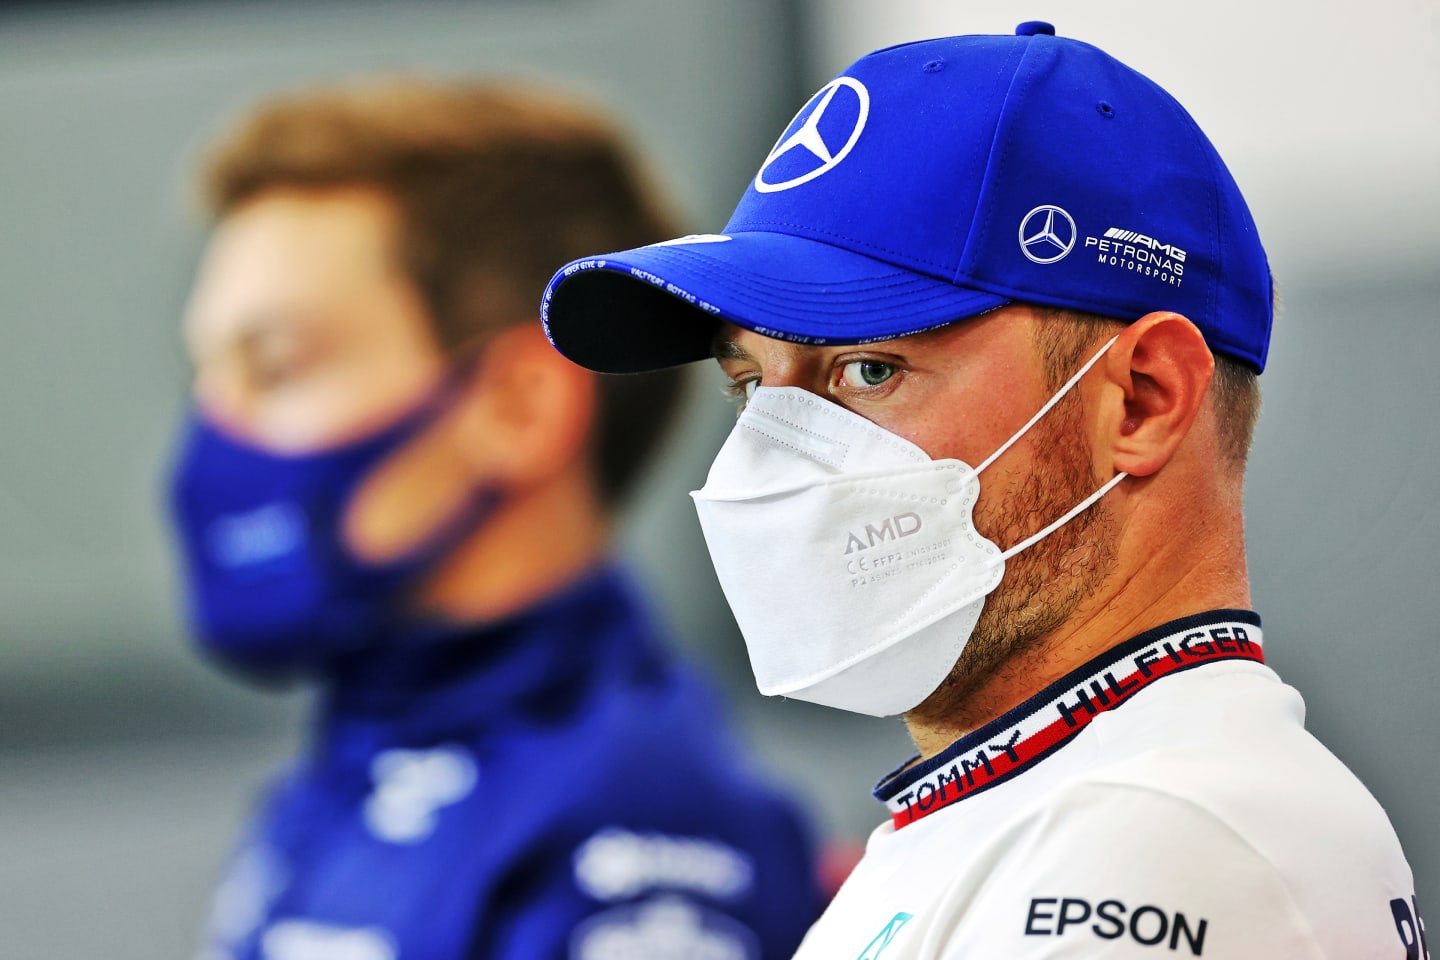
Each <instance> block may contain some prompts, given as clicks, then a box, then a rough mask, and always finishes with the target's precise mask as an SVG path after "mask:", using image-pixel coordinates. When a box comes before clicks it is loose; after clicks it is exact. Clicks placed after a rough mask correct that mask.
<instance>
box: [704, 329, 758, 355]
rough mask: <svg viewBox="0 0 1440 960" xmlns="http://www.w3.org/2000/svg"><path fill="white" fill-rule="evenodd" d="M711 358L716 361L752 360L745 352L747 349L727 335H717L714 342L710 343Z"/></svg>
mask: <svg viewBox="0 0 1440 960" xmlns="http://www.w3.org/2000/svg"><path fill="white" fill-rule="evenodd" d="M710 356H712V357H714V358H715V359H716V360H750V359H752V357H751V356H750V354H748V353H746V352H745V348H744V347H742V346H740V344H738V343H736V342H735V340H734V339H733V338H731V337H730V336H728V335H726V334H723V333H721V334H717V335H716V336H715V339H714V340H711V341H710Z"/></svg>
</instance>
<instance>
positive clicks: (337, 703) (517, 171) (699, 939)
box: [173, 81, 819, 960]
mask: <svg viewBox="0 0 1440 960" xmlns="http://www.w3.org/2000/svg"><path fill="white" fill-rule="evenodd" d="M204 184H205V187H206V195H207V199H208V200H209V204H210V210H211V212H212V213H213V215H214V217H215V220H216V223H215V229H214V231H213V233H212V235H211V238H210V243H209V245H208V247H207V250H206V253H205V257H204V260H203V262H202V265H201V268H200V271H199V275H198V277H197V281H196V285H195V290H194V294H193V296H192V299H191V303H190V308H189V311H188V314H187V317H186V324H185V326H186V336H187V341H188V345H189V348H190V353H191V355H192V358H193V361H194V365H195V394H196V410H195V415H194V417H193V419H192V422H191V424H190V426H189V429H188V430H187V431H186V434H185V437H184V443H183V445H182V448H181V451H180V455H179V457H178V458H177V462H176V469H175V475H174V490H173V494H174V506H175V520H176V531H177V535H178V540H179V542H180V546H181V548H182V552H183V558H184V561H185V572H186V574H187V581H186V582H187V586H188V588H189V599H190V612H191V615H192V617H193V621H194V625H195V629H196V635H197V638H198V640H199V641H200V643H201V645H202V647H203V649H204V650H205V652H206V653H207V654H209V655H210V656H212V657H213V658H214V659H216V660H217V661H219V662H221V663H222V664H225V665H227V666H229V667H231V668H233V669H235V670H238V671H240V672H243V673H245V674H247V675H251V676H257V677H261V678H275V677H286V676H302V677H306V678H309V679H310V680H312V681H313V682H315V683H316V685H317V686H318V687H319V690H320V693H321V697H320V702H319V705H318V708H317V710H316V713H315V722H314V725H313V729H312V730H311V732H310V736H309V737H308V741H309V742H308V744H307V748H306V750H305V752H304V753H303V755H302V756H301V757H300V758H298V760H297V761H296V762H295V763H294V764H293V765H292V766H291V768H290V769H289V770H287V771H286V772H285V773H284V774H283V775H282V776H280V777H278V778H277V779H276V781H275V783H274V784H273V785H272V786H271V788H270V789H269V790H268V791H267V793H266V795H265V798H264V801H263V803H262V804H261V806H260V809H259V810H258V812H257V814H256V816H255V818H254V820H253V822H252V823H251V825H250V827H249V829H248V830H247V832H246V836H245V838H244V840H243V841H242V843H241V844H240V846H239V849H238V850H237V853H236V855H235V857H234V858H233V861H232V863H231V865H230V867H229V869H228V870H227V873H226V876H225V878H224V880H223V881H222V882H221V884H220V886H219V889H218V890H217V893H216V896H215V900H214V907H213V911H212V916H211V920H210V923H209V926H208V929H207V931H206V938H205V945H204V949H203V950H202V953H201V956H202V957H203V958H205V960H218V958H234V960H241V958H244V960H260V958H264V960H316V958H328V960H339V958H350V960H361V958H363V960H407V958H412V960H461V958H475V960H479V958H484V960H536V958H555V960H559V958H565V957H574V958H581V960H587V958H605V957H615V956H646V957H667V956H677V957H678V956H685V957H727V958H728V957H735V958H741V957H743V958H752V960H753V958H760V957H767V958H778V957H784V956H788V955H789V954H790V953H791V952H792V951H793V950H794V948H795V946H796V944H798V943H799V941H800V937H801V935H802V934H803V933H804V931H805V929H806V927H807V926H808V925H809V923H810V922H811V921H812V920H813V919H814V917H815V916H816V915H817V914H818V912H819V903H818V893H817V891H816V885H815V882H814V880H813V876H812V866H811V857H810V849H809V843H808V840H807V837H806V833H805V830H804V829H803V827H802V825H801V823H800V822H799V819H798V817H797V815H796V812H795V811H794V809H793V808H792V806H791V805H790V804H789V803H788V802H786V801H785V800H784V799H782V798H781V797H780V796H778V795H777V794H776V793H775V792H774V791H773V790H772V789H771V788H770V787H769V786H768V785H766V784H765V783H764V782H763V780H762V779H761V778H759V777H758V776H757V775H756V774H755V773H754V771H752V770H751V769H750V767H749V765H748V763H747V762H746V761H745V760H744V758H743V757H741V756H739V754H738V751H737V750H736V749H735V747H734V745H733V744H732V743H731V742H730V741H729V739H728V738H727V737H726V735H725V732H724V730H723V726H724V725H723V722H722V719H721V718H720V716H719V711H718V710H717V708H716V704H715V702H714V699H713V697H712V694H711V692H710V690H709V688H708V686H707V685H706V684H704V683H702V682H701V681H700V680H699V679H698V678H696V677H695V676H693V675H692V674H691V673H690V672H689V671H688V670H687V669H685V668H683V667H682V666H680V665H678V664H677V663H676V662H675V661H674V658H673V657H672V656H671V655H670V654H669V652H668V651H667V649H666V646H665V642H664V639H663V637H662V636H661V635H660V632H659V631H658V630H657V628H656V627H655V625H654V624H653V623H652V622H651V620H650V618H649V616H648V614H647V612H646V609H645V605H644V604H643V603H642V602H641V600H640V599H639V597H638V595H637V593H636V591H635V589H634V587H633V586H632V584H631V583H630V580H629V578H628V576H627V575H626V574H625V573H624V572H623V571H622V570H621V569H620V568H619V567H618V566H617V564H616V563H615V561H614V559H613V558H612V556H611V554H610V551H609V547H608V529H609V525H610V521H611V517H612V515H613V512H614V510H615V509H616V506H617V504H618V503H619V502H620V500H621V499H622V498H623V497H624V496H625V494H626V493H627V491H629V490H630V489H631V487H632V486H633V484H634V482H635V480H636V477H637V473H638V471H639V469H640V468H641V466H642V465H643V464H644V462H645V461H646V458H647V456H648V455H649V453H650V452H651V451H652V450H653V449H654V448H655V447H656V445H657V443H658V440H659V437H660V431H661V423H660V421H659V420H658V419H657V418H656V417H653V416H642V413H650V412H652V411H653V410H654V408H655V407H656V406H662V407H663V406H668V405H670V404H672V403H673V401H674V400H675V397H676V395H677V388H678V385H679V384H678V381H677V379H676V378H675V377H674V376H673V375H670V376H662V377H658V378H657V377H639V378H630V379H627V380H621V379H617V378H607V379H605V380H603V381H602V380H601V378H597V377H595V376H594V375H593V374H590V373H588V372H587V371H584V370H581V369H580V368H578V367H575V366H574V365H573V364H570V363H568V362H566V361H565V360H564V359H562V358H561V357H559V356H558V355H557V354H556V353H555V352H554V351H553V350H551V349H550V346H549V344H547V343H546V342H545V338H544V336H543V335H542V333H541V331H540V328H539V325H538V324H537V323H535V302H534V298H533V295H532V293H531V291H533V290H536V289H539V288H540V287H542V286H543V285H544V283H545V280H546V278H548V277H549V276H550V273H551V272H552V271H553V269H554V267H555V265H556V264H557V263H563V262H564V261H565V260H566V259H567V258H569V257H572V256H575V255H577V254H579V253H581V252H583V251H584V250H586V249H588V248H589V246H590V244H592V243H597V242H604V243H616V244H622V245H623V244H634V243H645V242H649V241H651V240H655V239H659V238H660V237H663V236H666V235H668V232H669V230H668V226H667V222H668V218H667V216H666V214H665V213H664V211H663V210H661V209H659V207H658V206H657V205H656V203H655V201H654V199H653V198H652V195H651V193H650V192H649V191H648V190H647V189H646V188H645V184H644V181H643V178H642V177H641V176H640V173H639V171H638V169H637V167H636V165H635V163H634V161H633V160H632V159H631V157H630V155H629V151H628V150H627V149H626V148H625V147H624V145H623V143H622V142H621V141H620V139H619V138H618V136H617V134H616V133H615V131H614V130H613V129H612V128H611V127H610V125H609V124H607V123H606V122H604V121H603V120H602V119H600V118H598V117H597V116H595V114H594V112H593V109H592V108H590V107H589V106H587V105H584V104H576V103H572V102H570V101H568V100H566V99H563V98H557V97H554V96H545V95H541V94H538V93H533V92H526V91H521V90H515V89H510V88H506V87H500V86H494V85H485V84H478V83H463V82H454V83H426V82H420V81H409V82H400V81H393V82H371V83H361V84H355V85H351V86H346V87H339V88H334V89H319V90H312V91H303V92H299V93H295V94H292V95H289V96H286V97H281V98H278V99H276V100H273V101H270V102H267V103H265V104H262V105H260V106H258V107H257V108H256V109H255V110H253V111H252V112H250V113H249V114H248V115H246V116H245V117H244V118H243V119H242V120H241V121H239V122H237V123H236V124H235V125H234V126H233V127H232V128H231V129H230V130H229V131H227V132H226V134H225V135H224V136H223V137H222V138H220V139H219V140H218V141H217V143H216V145H215V148H214V150H213V152H212V154H211V156H210V158H209V161H208V163H207V166H206V168H205V171H204Z"/></svg>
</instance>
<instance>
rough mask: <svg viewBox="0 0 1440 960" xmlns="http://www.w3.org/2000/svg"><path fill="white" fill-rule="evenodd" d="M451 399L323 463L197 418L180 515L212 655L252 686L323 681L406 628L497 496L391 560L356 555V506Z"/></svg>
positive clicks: (189, 440)
mask: <svg viewBox="0 0 1440 960" xmlns="http://www.w3.org/2000/svg"><path fill="white" fill-rule="evenodd" d="M452 389H453V386H452V381H451V380H448V379H447V380H446V381H445V382H444V383H442V385H441V386H440V387H439V388H437V390H436V391H435V392H434V393H433V394H432V395H431V396H430V397H428V398H427V399H426V400H425V401H423V402H422V403H420V404H419V405H417V407H416V408H415V409H414V410H412V411H409V412H408V413H407V414H406V415H405V416H403V417H401V418H399V419H398V420H397V421H396V422H394V423H392V424H391V425H389V426H387V427H386V428H384V429H382V430H380V431H378V432H376V433H374V434H372V435H368V436H365V437H363V438H360V439H358V440H355V441H353V442H351V443H348V444H344V445H341V446H337V447H332V448H330V449H326V450H322V451H319V452H315V453H304V454H288V455H287V454H279V453H274V452H271V451H268V450H263V449H261V448H259V447H256V446H252V445H250V444H247V443H244V442H242V441H240V440H238V439H236V438H234V437H231V436H229V435H228V434H226V433H225V432H224V431H223V430H221V429H220V428H218V427H216V426H215V425H214V424H211V423H209V422H207V421H206V420H205V419H204V418H203V417H200V416H198V415H196V416H193V417H192V418H191V421H190V422H189V423H188V424H187V426H186V428H185V430H184V433H183V434H182V439H181V443H180V445H179V451H178V455H177V457H176V460H175V463H174V466H173V469H172V473H171V478H170V505H171V515H172V519H173V522H174V526H175V532H176V540H177V542H178V544H179V546H180V548H181V549H180V552H181V557H182V560H183V570H184V573H185V584H186V588H187V595H188V600H189V615H190V620H191V623H192V624H193V627H194V630H193V633H194V636H195V637H196V640H197V642H198V643H199V644H200V646H201V649H202V650H203V651H204V652H206V653H207V654H209V655H211V656H212V657H214V658H216V659H217V660H219V661H220V662H221V663H222V664H224V665H226V666H229V667H232V668H235V669H237V670H239V671H240V672H243V673H248V674H252V675H259V676H272V675H279V674H287V673H295V672H312V671H315V670H318V669H323V668H325V667H326V666H327V664H328V662H329V661H330V660H331V658H333V657H335V656H338V655H341V654H344V653H345V652H347V651H355V650H359V649H364V648H366V647H370V646H373V645H375V644H376V643H378V642H381V640H382V639H383V638H384V637H386V636H388V635H389V634H390V633H391V632H393V631H394V630H395V629H396V626H397V620H396V618H397V617H399V616H401V614H402V612H403V609H404V604H403V603H401V602H400V600H401V598H402V596H403V591H404V590H405V589H407V588H408V587H409V586H410V585H411V583H412V582H413V580H414V577H415V576H416V575H417V574H418V573H421V572H423V571H425V570H428V569H430V568H431V567H432V565H433V563H434V560H435V558H436V557H437V556H441V555H443V554H444V553H445V552H446V551H448V550H449V549H451V548H453V547H454V546H455V545H456V544H457V543H458V542H459V540H460V538H462V537H464V536H465V535H467V534H469V533H471V532H472V531H474V530H475V529H476V528H477V527H478V526H479V524H481V523H482V522H484V519H485V518H486V517H487V516H489V514H490V513H491V512H492V510H493V509H494V506H495V503H496V497H495V495H494V494H493V493H492V492H488V491H476V493H475V494H474V496H473V497H472V498H471V500H470V501H469V502H468V503H467V504H466V505H465V507H464V508H463V509H461V510H460V511H459V513H458V515H457V516H455V517H453V518H451V519H450V521H449V522H448V523H446V524H445V525H444V527H443V529H441V530H440V531H439V532H437V533H436V534H434V535H433V536H432V537H431V538H430V539H429V540H428V541H427V542H425V543H422V544H419V545H417V546H416V547H415V548H414V549H413V550H411V551H410V552H409V553H407V554H406V555H405V556H402V557H398V558H396V559H394V560H391V561H389V562H386V563H372V562H368V561H366V560H364V559H362V558H360V557H358V556H356V555H355V554H354V553H353V552H352V551H351V550H350V549H349V548H348V547H347V546H346V545H345V543H344V541H343V538H342V536H341V527H342V525H343V522H344V516H345V509H346V507H347V505H348V504H349V503H350V501H351V500H352V498H353V497H354V494H355V492H356V490H357V489H358V488H359V487H360V485H361V484H362V483H363V482H364V481H365V480H366V479H367V478H369V476H370V475H371V474H372V472H373V470H374V468H375V467H376V465H378V464H379V463H381V462H382V461H384V460H385V459H386V458H387V457H388V456H390V454H392V453H394V452H395V451H396V450H397V449H399V448H400V447H402V446H403V445H404V444H405V443H407V442H408V441H410V440H411V439H412V438H414V437H415V436H416V435H417V434H418V433H420V432H421V431H423V430H425V429H426V428H427V427H429V426H430V425H431V424H432V423H433V422H434V419H435V418H436V417H437V416H438V415H439V414H440V413H442V412H443V411H444V409H445V407H446V404H447V402H448V399H449V396H450V395H451V391H452Z"/></svg>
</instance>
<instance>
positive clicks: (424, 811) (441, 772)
mask: <svg viewBox="0 0 1440 960" xmlns="http://www.w3.org/2000/svg"><path fill="white" fill-rule="evenodd" d="M370 775H371V776H372V777H373V778H374V781H375V789H374V790H373V791H372V792H371V794H370V796H369V797H367V798H366V800H365V825H366V826H367V827H368V828H369V829H370V832H371V833H372V834H374V835H375V837H376V838H377V839H379V840H385V841H388V842H390V843H419V842H420V841H421V840H424V839H425V838H426V837H428V836H430V834H431V833H432V832H433V831H434V829H435V817H436V812H437V811H438V810H439V809H440V808H441V807H446V806H450V805H451V804H454V803H459V802H460V801H461V800H463V799H465V798H466V797H468V796H469V795H470V793H471V791H473V790H474V789H475V781H476V780H477V779H478V773H477V771H476V769H475V761H474V759H473V758H472V757H471V756H470V753H469V751H467V750H465V749H464V748H463V747H460V746H458V745H455V744H447V745H445V746H440V747H436V748H435V749H433V750H386V751H383V752H382V753H378V754H376V755H375V759H374V760H372V761H371V762H370Z"/></svg>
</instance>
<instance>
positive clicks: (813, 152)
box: [755, 77, 870, 193]
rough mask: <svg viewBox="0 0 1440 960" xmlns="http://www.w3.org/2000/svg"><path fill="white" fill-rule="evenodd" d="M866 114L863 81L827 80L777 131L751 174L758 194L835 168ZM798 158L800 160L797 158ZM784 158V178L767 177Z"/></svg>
mask: <svg viewBox="0 0 1440 960" xmlns="http://www.w3.org/2000/svg"><path fill="white" fill-rule="evenodd" d="M842 91H843V92H842ZM806 111H809V112H808V113H807V112H806ZM869 116H870V91H869V90H867V89H865V84H863V83H861V82H860V81H859V80H856V79H855V78H854V77H836V78H835V79H834V80H831V81H830V82H829V83H827V84H825V86H823V87H821V88H820V89H819V91H818V92H816V94H815V96H813V97H811V98H810V100H809V102H808V103H806V104H805V106H803V107H801V108H800V112H799V113H797V114H796V115H795V119H794V120H791V121H790V126H788V127H786V128H785V131H786V132H785V133H783V134H781V135H780V139H779V140H778V141H777V142H776V143H775V147H774V148H773V149H772V150H771V151H770V155H769V156H767V157H766V158H765V162H764V163H763V164H762V165H761V167H760V172H759V173H757V174H755V189H756V190H758V191H760V192H761V193H778V192H779V191H781V190H789V189H790V188H791V187H798V186H800V184H802V183H809V182H810V181H811V180H814V179H815V178H816V177H818V176H820V175H821V174H823V173H828V172H829V171H831V170H833V169H835V167H837V166H839V164H840V161H842V160H844V159H845V158H846V157H847V156H848V155H849V153H850V151H851V150H852V149H854V147H855V141H857V140H859V139H860V132H861V131H862V130H864V129H865V120H866V119H867V118H868V117H869ZM826 117H828V118H829V119H828V120H826V122H825V128H824V130H823V131H822V130H821V126H820V122H821V120H825V118H826ZM797 121H799V124H800V125H799V126H798V127H797V126H796V125H795V124H796V122H797ZM792 131H793V132H792ZM797 151H798V153H797ZM806 154H808V157H806V156H805V155H806ZM802 157H803V158H804V159H800V158H802ZM782 159H784V161H785V162H784V164H783V165H782V166H783V169H784V173H783V174H782V176H786V179H780V180H776V179H771V178H770V177H768V176H767V174H770V173H771V168H772V167H774V166H776V164H777V163H779V162H780V161H781V160H782ZM797 170H798V171H800V172H798V173H797V172H796V171H797Z"/></svg>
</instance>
